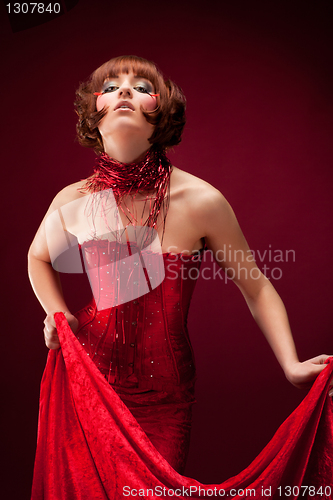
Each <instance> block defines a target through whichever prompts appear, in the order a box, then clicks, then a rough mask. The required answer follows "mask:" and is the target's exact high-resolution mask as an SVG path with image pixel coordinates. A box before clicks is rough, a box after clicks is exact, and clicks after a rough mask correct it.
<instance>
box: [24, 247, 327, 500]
mask: <svg viewBox="0 0 333 500" xmlns="http://www.w3.org/2000/svg"><path fill="white" fill-rule="evenodd" d="M103 245H104V244H103V243H102V244H101V242H99V244H98V245H97V243H96V242H95V243H94V242H90V243H87V244H84V245H83V246H82V248H83V250H84V252H83V253H84V255H85V259H86V263H87V264H88V266H90V269H91V270H92V269H93V268H94V267H96V269H98V270H101V269H102V270H103V272H102V274H100V271H98V273H97V272H96V274H94V273H93V272H91V273H90V281H91V285H92V289H93V291H94V288H96V283H97V284H98V286H99V289H100V295H99V296H98V297H97V295H96V293H94V296H95V299H96V297H97V300H93V301H92V302H91V303H90V304H88V306H87V307H86V308H84V309H83V310H81V311H80V312H79V313H78V314H77V317H78V319H79V323H80V326H79V329H78V331H77V332H76V334H75V335H74V334H73V333H72V332H71V330H70V328H69V326H68V324H67V322H66V320H65V317H64V316H63V315H62V314H61V313H58V314H57V315H55V319H56V323H57V328H58V333H59V338H60V342H61V349H58V350H56V351H54V350H51V351H50V352H49V356H48V361H47V366H46V369H45V372H44V375H43V380H42V387H41V398H40V416H39V430H38V442H37V453H36V461H35V470H34V482H33V490H32V499H33V500H37V499H38V500H41V499H59V500H60V499H61V500H76V499H80V500H83V499H87V500H88V499H89V500H95V499H96V500H97V499H118V498H119V499H120V498H125V497H129V498H132V497H133V496H141V497H144V498H159V497H161V496H171V495H172V496H176V497H178V498H188V496H190V497H191V498H202V497H203V496H204V493H205V494H207V495H208V496H228V494H229V496H233V497H234V498H242V497H244V496H245V494H244V493H241V491H244V490H245V489H250V490H253V491H254V492H255V496H256V497H257V498H261V497H263V492H264V491H266V493H268V492H269V493H270V495H269V496H270V497H271V498H285V497H287V496H288V498H296V495H294V496H290V495H287V494H286V496H284V494H285V493H288V491H287V490H285V488H287V487H295V488H299V491H303V492H304V489H303V490H301V486H302V485H307V486H311V487H313V488H315V491H314V490H311V491H310V490H309V491H308V493H309V492H310V494H309V496H308V497H306V496H305V495H303V498H321V499H325V498H331V494H333V481H332V470H333V458H332V451H333V412H332V406H333V404H332V401H331V399H329V398H328V397H327V391H328V384H329V378H330V375H331V374H332V371H333V362H332V360H331V362H330V363H329V365H328V367H327V368H326V370H324V371H323V372H322V374H321V375H320V376H319V377H318V378H317V381H316V382H315V384H314V386H313V388H312V390H311V391H310V393H309V394H308V396H307V397H306V398H305V400H304V401H303V403H302V404H301V405H300V406H299V407H298V409H297V410H295V412H294V413H293V414H292V415H291V416H290V417H289V418H288V419H287V420H286V422H285V423H284V424H283V425H282V426H281V427H280V429H279V430H278V431H277V433H276V434H275V436H274V437H273V439H272V441H271V442H270V443H269V444H268V445H267V447H266V448H265V449H264V450H263V452H262V453H261V454H260V455H259V456H258V457H257V459H255V460H254V462H253V463H252V464H251V465H250V466H249V467H248V468H247V469H245V470H244V471H243V472H241V473H240V474H239V475H237V476H235V477H234V478H231V479H230V480H228V481H225V482H224V483H222V484H219V485H202V484H200V483H198V482H197V481H195V480H194V479H189V478H186V477H184V476H181V475H180V473H182V471H183V467H184V465H185V460H186V456H187V451H188V445H189V434H190V427H191V407H192V404H193V402H194V401H195V400H194V381H195V366H194V360H193V353H192V348H191V344H190V341H189V337H188V331H187V326H186V325H187V314H188V308H189V303H190V300H191V296H192V293H193V289H194V286H195V282H196V278H197V277H198V274H199V272H198V271H199V268H200V261H201V258H200V257H201V256H202V252H199V253H197V254H194V255H193V256H186V255H183V254H163V261H164V266H165V279H164V280H163V282H162V283H161V284H160V285H159V286H157V287H156V288H155V289H153V290H151V291H150V292H149V293H147V294H145V295H143V296H141V297H137V298H135V299H133V300H131V301H128V302H126V303H122V304H119V305H117V306H115V307H112V308H104V309H100V307H98V306H99V305H101V304H103V303H107V302H105V301H106V299H107V297H108V294H110V293H113V291H112V290H114V286H112V285H113V282H112V279H111V280H110V279H109V278H108V281H106V282H105V283H106V286H104V284H103V286H101V283H102V282H103V279H104V278H105V277H106V273H108V272H109V271H108V270H107V269H108V268H107V267H106V266H103V259H104V258H105V259H108V258H109V257H108V255H107V254H108V252H107V251H106V249H105V248H104V246H103ZM105 245H107V243H105ZM111 250H112V249H111ZM153 258H154V256H153V255H152V259H153ZM96 259H97V260H96ZM97 262H98V266H97V265H96V266H95V264H96V263H97ZM105 262H107V261H105ZM94 276H95V278H96V282H94V279H95V278H94ZM96 303H97V306H96ZM98 309H99V310H98ZM214 488H215V490H214ZM320 488H322V490H320ZM323 488H326V490H324V489H323ZM236 490H237V491H238V492H239V496H237V495H235V492H236ZM214 491H215V493H214ZM163 492H164V493H163ZM211 492H213V494H212V493H211ZM294 492H296V490H294ZM322 493H323V494H322ZM267 496H268V494H267V495H265V497H267Z"/></svg>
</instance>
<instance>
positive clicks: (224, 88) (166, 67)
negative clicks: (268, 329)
mask: <svg viewBox="0 0 333 500" xmlns="http://www.w3.org/2000/svg"><path fill="white" fill-rule="evenodd" d="M328 5H329V2H327V3H324V2H316V4H314V3H312V5H310V3H306V2H282V3H281V2H274V4H273V2H261V1H259V2H246V1H243V2H239V1H234V2H224V1H221V2H213V1H210V0H206V1H205V2H193V1H179V0H178V1H174V0H170V1H168V2H147V1H146V0H141V1H132V0H127V1H126V2H109V1H107V0H104V1H102V0H94V1H92V0H90V1H89V0H80V1H79V3H78V5H77V6H76V7H74V8H73V9H72V10H70V11H69V12H67V13H66V14H64V15H62V16H61V17H59V18H57V19H54V20H52V21H50V22H48V23H45V24H42V25H40V26H36V27H34V28H31V29H26V30H24V31H20V32H16V33H12V31H11V28H10V24H9V20H8V18H7V16H6V11H5V7H4V5H2V6H1V8H2V10H1V14H2V22H1V30H2V35H1V42H2V46H3V47H5V50H6V52H5V54H4V55H2V65H1V66H2V67H1V69H2V80H1V81H2V99H1V121H2V127H1V128H2V132H1V142H2V147H1V153H2V175H1V180H2V196H1V198H2V201H3V202H4V204H3V208H2V236H3V244H2V276H3V283H4V285H3V291H4V296H3V299H2V302H3V303H4V308H3V313H2V318H3V324H2V332H3V335H2V342H1V347H2V357H1V359H2V363H1V364H2V368H3V369H4V370H3V375H2V378H1V381H2V385H3V397H2V402H3V407H4V409H3V412H2V416H3V417H4V418H5V421H4V422H3V424H2V430H3V432H4V439H3V441H4V443H5V445H6V448H5V450H4V452H3V453H4V454H3V466H2V469H3V470H5V466H6V467H8V470H7V473H6V478H5V481H4V482H3V483H2V494H3V495H4V498H8V499H9V498H10V499H11V500H12V499H13V500H15V499H20V500H23V499H24V498H29V491H30V484H31V477H32V468H33V460H34V452H35V442H36V431H37V412H38V396H39V384H40V379H41V376H42V372H43V368H44V365H45V360H46V355H47V349H46V347H45V346H44V342H43V335H42V328H43V324H42V321H43V318H44V313H43V311H42V309H41V308H40V306H39V304H38V302H37V301H36V299H35V297H34V295H33V292H32V290H31V289H30V285H29V281H28V278H27V272H26V253H27V250H28V247H29V244H30V241H31V239H32V237H33V235H34V233H35V231H36V229H37V227H38V225H39V223H40V220H41V219H42V216H43V214H44V212H45V211H46V209H47V207H48V205H49V203H50V201H51V199H52V197H53V196H54V195H55V194H56V193H57V192H58V191H59V190H60V189H61V188H62V187H64V186H65V185H67V184H69V183H71V182H74V181H76V180H78V179H80V178H83V177H85V176H87V175H88V174H89V173H90V172H91V169H92V165H93V161H94V153H93V152H92V151H89V150H85V149H83V148H82V147H80V146H79V145H78V144H77V143H76V142H75V123H76V115H75V114H74V111H73V100H74V92H75V89H76V88H77V86H78V84H79V82H80V81H84V80H85V79H87V77H88V76H89V74H90V73H91V72H92V71H93V70H94V69H95V68H96V67H98V66H99V65H100V64H102V63H103V62H105V61H106V60H108V59H110V58H111V57H114V56H117V55H121V54H136V55H140V56H143V57H146V58H148V59H151V60H153V61H155V62H156V63H157V64H158V66H159V67H160V68H161V70H162V71H163V72H164V74H165V76H166V77H170V78H172V79H173V80H175V81H176V82H177V83H178V84H179V85H180V86H181V87H182V88H183V90H184V92H185V94H186V96H187V100H188V114H187V116H188V124H187V128H186V131H185V134H184V139H183V143H182V144H181V145H180V146H179V147H178V148H176V150H175V152H174V154H172V160H173V162H174V164H176V165H177V166H178V167H179V168H181V169H184V170H186V171H189V172H191V173H193V174H194V175H197V176H199V177H202V178H203V179H205V180H206V181H208V182H210V183H212V184H213V185H214V186H216V187H217V188H219V189H220V190H221V191H222V192H223V194H224V195H225V196H226V197H227V199H228V200H229V202H230V203H231V205H232V206H233V208H234V210H235V212H236V214H237V216H238V219H239V222H240V224H241V227H242V228H243V231H244V233H245V235H246V237H247V239H248V242H249V244H250V246H251V247H252V248H253V249H254V250H255V251H258V250H259V251H261V252H264V251H265V249H267V250H268V249H269V245H271V248H272V249H280V250H282V251H283V252H285V251H286V250H289V249H293V250H295V255H296V261H295V262H285V263H280V264H274V265H273V266H276V265H278V266H279V267H281V270H282V272H283V276H282V278H281V279H280V280H275V281H274V280H272V282H273V284H274V285H275V286H276V288H277V290H278V292H279V293H280V294H281V296H282V298H283V299H284V302H285V304H286V307H287V309H288V311H289V316H290V321H291V325H292V328H293V332H294V337H295V341H296V344H297V347H298V351H299V355H300V358H301V359H302V360H303V359H306V358H307V357H312V356H315V355H317V354H321V353H327V354H332V353H333V343H332V334H331V326H332V319H331V311H332V307H331V279H332V265H331V248H332V230H331V214H332V172H331V168H332V159H333V151H332V111H333V106H332V104H333V102H332V67H333V66H332V62H333V61H332V50H331V49H332V34H331V33H332V29H331V26H332V9H331V8H329V7H328ZM266 265H268V266H270V263H269V262H268V261H266ZM72 283H73V284H70V283H69V281H68V279H65V288H66V294H67V295H68V296H69V297H70V298H69V302H70V305H71V307H72V308H73V310H74V309H75V308H79V307H81V306H82V305H83V302H84V300H85V297H86V295H87V290H83V291H82V292H81V283H82V278H81V277H75V279H73V281H72ZM75 287H76V288H79V289H80V293H75V294H73V293H72V292H73V289H75ZM189 327H190V334H191V338H192V341H193V345H194V349H195V352H196V359H197V368H198V384H197V399H198V405H197V406H196V408H195V414H194V428H193V440H192V445H191V455H190V458H189V462H188V467H187V471H186V472H187V475H189V476H192V477H196V478H197V479H199V480H201V481H202V482H221V481H222V480H223V479H225V478H227V477H229V476H231V475H234V474H236V473H237V472H239V471H240V470H241V469H243V468H244V467H246V465H248V464H249V462H250V461H251V460H252V459H253V458H254V457H255V455H256V454H257V453H258V452H259V451H260V450H261V449H262V448H263V446H264V445H265V444H266V443H267V441H268V440H269V439H270V437H271V436H272V435H273V433H274V431H275V430H276V429H277V427H278V426H279V424H280V423H281V422H282V421H283V420H284V419H285V418H286V417H287V415H288V414H289V413H290V412H291V411H292V410H293V409H294V408H295V407H296V406H297V404H298V403H299V402H300V400H301V399H302V398H303V397H304V395H305V393H304V392H301V391H298V390H297V389H295V388H293V387H292V386H291V385H290V384H289V383H288V382H287V381H286V379H285V378H284V375H283V373H282V371H281V369H280V368H279V366H278V364H277V362H276V361H275V358H274V356H273V354H272V353H271V351H270V349H269V347H268V345H267V344H266V341H265V339H264V338H263V336H262V335H261V334H260V332H259V330H258V327H257V326H256V325H255V323H254V321H253V320H252V318H251V315H250V313H249V312H248V310H247V308H246V305H245V302H244V301H243V299H242V297H241V295H240V293H239V292H238V290H237V289H236V287H235V286H234V285H232V284H231V283H228V284H223V283H221V282H220V281H219V280H206V281H205V280H203V279H202V278H200V282H199V283H198V284H197V288H196V291H195V296H194V298H193V304H192V312H191V314H190V319H189ZM6 488H7V490H8V491H6ZM5 492H6V493H5Z"/></svg>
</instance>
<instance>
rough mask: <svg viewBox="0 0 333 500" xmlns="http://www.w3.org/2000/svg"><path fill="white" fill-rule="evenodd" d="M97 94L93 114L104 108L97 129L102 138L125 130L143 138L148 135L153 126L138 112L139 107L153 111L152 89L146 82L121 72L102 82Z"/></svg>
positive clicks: (150, 133) (154, 98)
mask: <svg viewBox="0 0 333 500" xmlns="http://www.w3.org/2000/svg"><path fill="white" fill-rule="evenodd" d="M101 92H102V95H100V96H98V98H97V101H96V108H97V111H100V110H101V109H102V108H103V107H104V106H105V107H106V108H108V110H107V113H106V115H105V116H104V117H103V119H102V120H101V122H100V124H99V126H98V129H99V131H100V134H101V136H102V137H103V138H107V137H108V136H110V135H113V134H115V133H117V134H119V133H122V132H124V133H126V132H128V131H129V132H130V133H131V134H133V133H134V134H136V135H137V134H139V135H142V137H143V138H145V139H148V138H149V137H150V136H151V135H152V133H153V131H154V125H152V124H150V123H148V122H147V120H146V118H145V117H144V115H143V113H142V108H143V109H144V110H145V111H153V110H154V109H155V108H156V107H157V103H156V97H154V96H152V95H150V94H154V92H155V89H154V87H153V85H152V83H151V82H150V81H149V80H146V79H145V78H142V77H139V76H136V75H134V73H133V72H130V73H128V74H126V73H121V74H119V75H118V76H117V77H110V78H108V79H107V80H105V82H104V83H103V86H102V89H101Z"/></svg>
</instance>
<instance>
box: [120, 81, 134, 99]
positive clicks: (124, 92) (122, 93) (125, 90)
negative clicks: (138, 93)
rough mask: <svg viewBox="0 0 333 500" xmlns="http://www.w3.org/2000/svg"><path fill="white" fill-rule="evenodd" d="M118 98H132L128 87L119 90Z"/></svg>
mask: <svg viewBox="0 0 333 500" xmlns="http://www.w3.org/2000/svg"><path fill="white" fill-rule="evenodd" d="M119 96H121V97H124V96H129V97H132V90H131V87H130V86H129V85H126V84H125V85H122V86H121V87H120V88H119Z"/></svg>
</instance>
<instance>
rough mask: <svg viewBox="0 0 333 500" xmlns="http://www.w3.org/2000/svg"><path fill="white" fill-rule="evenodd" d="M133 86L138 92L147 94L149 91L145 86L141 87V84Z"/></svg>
mask: <svg viewBox="0 0 333 500" xmlns="http://www.w3.org/2000/svg"><path fill="white" fill-rule="evenodd" d="M134 88H135V90H137V91H138V92H141V93H142V94H149V92H148V90H147V89H146V87H143V86H142V85H137V86H136V87H134Z"/></svg>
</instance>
